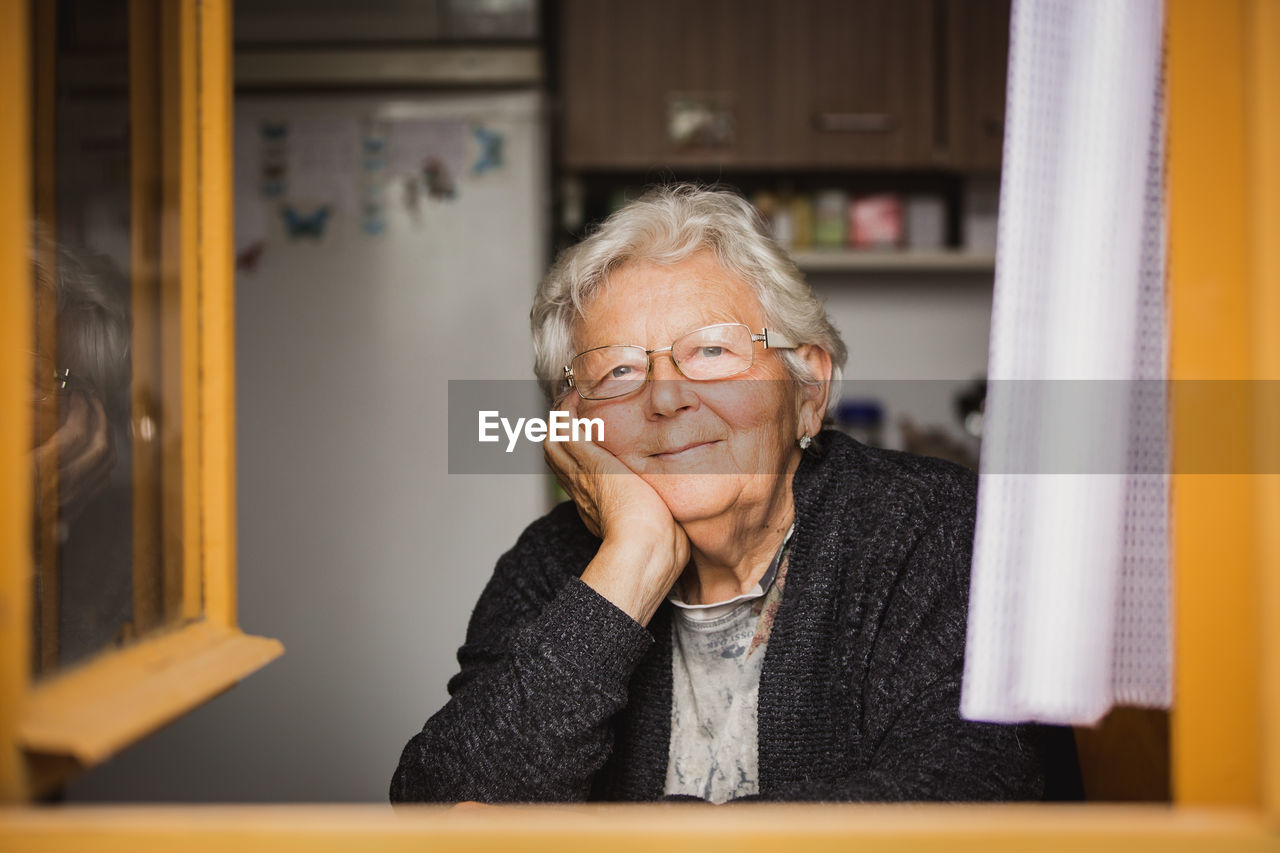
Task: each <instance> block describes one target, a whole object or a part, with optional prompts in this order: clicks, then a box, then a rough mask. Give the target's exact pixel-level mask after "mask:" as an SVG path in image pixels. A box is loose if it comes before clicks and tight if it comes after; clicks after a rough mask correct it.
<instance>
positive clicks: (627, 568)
mask: <svg viewBox="0 0 1280 853" xmlns="http://www.w3.org/2000/svg"><path fill="white" fill-rule="evenodd" d="M678 549H679V544H678V543H676V542H664V541H662V538H661V537H644V538H640V537H636V538H633V539H628V540H621V539H612V540H608V539H607V540H605V541H604V542H603V543H602V544H601V546H600V550H599V552H597V554H596V556H595V559H593V560H592V561H591V562H590V564H588V566H587V569H586V571H585V572H583V573H582V582H583V583H585V584H587V586H589V587H591V588H592V589H594V590H595V591H596V592H598V593H599V594H600V595H601V596H603V597H604V598H605V599H606V600H608V601H609V602H611V603H612V604H613V605H614V606H615V607H617V608H618V609H619V610H621V611H622V612H623V613H626V614H627V615H628V616H630V617H631V618H632V619H634V620H635V621H636V622H639V623H640V624H641V625H648V624H649V620H650V619H652V618H653V614H654V613H655V612H656V611H657V609H658V607H659V605H661V604H662V602H663V600H664V599H665V598H666V597H667V593H668V592H669V591H670V590H671V585H672V584H674V583H675V581H676V578H678V577H679V576H680V572H681V571H682V570H683V568H684V566H683V565H676V560H677V557H678Z"/></svg>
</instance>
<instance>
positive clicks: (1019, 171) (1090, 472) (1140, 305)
mask: <svg viewBox="0 0 1280 853" xmlns="http://www.w3.org/2000/svg"><path fill="white" fill-rule="evenodd" d="M1162 16H1163V6H1162V3H1161V0H1125V2H1114V0H1015V2H1014V4H1013V18H1012V25H1011V32H1010V57H1009V85H1008V102H1007V108H1006V124H1005V126H1006V136H1005V150H1004V168H1003V172H1002V176H1001V193H1000V220H999V223H1000V224H999V238H998V246H997V264H996V288H995V300H994V305H993V315H992V327H991V351H990V364H989V378H990V380H991V381H990V383H989V386H988V398H987V406H986V413H985V423H984V428H985V436H984V442H983V448H982V476H981V483H980V491H979V504H978V527H977V534H976V540H975V552H974V564H973V582H972V589H971V596H970V610H969V632H968V640H967V650H966V659H965V675H964V689H963V696H962V701H961V712H962V713H963V715H964V716H965V717H967V718H969V719H976V720H990V721H1001V722H1012V721H1024V720H1040V721H1045V722H1057V723H1091V722H1094V721H1096V720H1098V719H1099V718H1101V717H1102V716H1103V715H1104V714H1105V713H1106V712H1107V710H1108V709H1109V708H1110V707H1111V706H1112V705H1113V704H1114V703H1124V704H1134V705H1144V706H1168V704H1169V701H1170V670H1171V641H1170V630H1169V610H1170V603H1169V553H1168V534H1169V531H1168V498H1167V488H1168V478H1167V471H1168V448H1167V441H1166V430H1165V416H1166V412H1165V392H1164V383H1163V382H1162V381H1161V380H1163V379H1164V378H1165V375H1166V356H1165V353H1166V331H1165V329H1166V327H1165V302H1164V256H1165V247H1164V219H1163V175H1162V164H1163V113H1162V110H1163V106H1162V105H1163V97H1162V92H1161V85H1162V73H1161V70H1162V34H1163V17H1162ZM1138 380H1141V381H1138Z"/></svg>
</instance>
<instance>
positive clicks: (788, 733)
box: [391, 186, 1043, 803]
mask: <svg viewBox="0 0 1280 853" xmlns="http://www.w3.org/2000/svg"><path fill="white" fill-rule="evenodd" d="M532 320H533V333H534V340H535V350H536V371H537V374H538V378H539V380H540V382H541V383H542V386H543V388H544V390H545V391H546V392H547V395H548V398H549V399H550V400H552V401H553V402H554V404H555V406H556V407H558V408H561V409H568V410H569V411H571V412H573V413H575V414H576V415H577V416H580V417H591V418H599V419H601V420H602V421H603V423H604V434H603V438H602V439H601V440H599V441H596V442H594V443H590V442H577V443H574V442H569V443H562V444H551V443H548V444H547V445H546V446H547V461H548V463H549V464H550V466H551V468H552V469H553V470H554V471H555V473H556V476H557V477H558V478H559V480H560V482H561V483H562V484H563V485H564V487H565V489H566V490H567V491H568V493H569V495H570V496H571V497H572V499H573V500H572V502H571V503H564V504H561V505H560V506H558V507H557V508H555V509H554V510H552V511H551V512H550V513H549V514H548V515H546V516H545V517H544V518H542V519H540V520H538V521H536V522H534V523H533V524H532V525H530V526H529V528H528V529H527V530H526V531H525V532H524V534H523V535H522V536H521V537H520V539H519V541H518V542H517V543H516V545H515V547H514V548H512V549H511V550H510V551H508V552H507V553H506V554H505V555H504V556H503V557H502V558H501V559H500V560H499V561H498V565H497V568H496V570H495V572H494V575H493V577H492V579H491V580H490V581H489V583H488V586H487V587H486V588H485V590H484V593H483V594H482V595H481V597H480V601H479V602H478V604H477V605H476V608H475V612H474V613H473V615H472V617H471V623H470V627H469V628H468V631H467V638H466V644H465V645H464V646H462V648H461V649H460V650H459V652H458V660H459V663H460V665H461V671H460V672H459V673H458V674H457V675H456V676H454V677H453V678H452V679H451V680H450V682H449V692H450V695H451V697H452V698H451V699H450V700H449V702H448V704H446V705H445V707H444V708H443V709H441V710H440V711H439V712H438V713H436V714H435V715H434V716H433V717H432V718H431V719H430V720H428V721H427V723H426V725H425V726H424V727H423V730H422V731H421V732H420V733H419V734H417V735H416V736H414V737H413V739H412V740H410V741H409V743H408V745H407V746H406V747H405V749H404V752H403V754H402V756H401V758H400V764H399V767H398V768H397V770H396V773H395V777H394V779H393V780H392V784H391V798H392V800H393V801H397V802H399V801H434V802H457V801H464V800H475V801H483V802H510V801H575V800H576V801H581V800H588V799H590V800H657V799H662V798H664V797H676V798H684V797H696V798H699V799H703V800H708V801H710V802H713V803H723V802H726V801H729V800H738V799H747V798H751V799H766V800H846V801H852V800H1000V799H1026V798H1037V797H1039V796H1040V795H1041V793H1042V787H1043V774H1042V770H1041V765H1040V761H1039V758H1038V756H1037V754H1036V752H1035V751H1034V750H1033V749H1032V747H1031V742H1032V739H1031V738H1027V737H1021V738H1020V737H1019V734H1020V732H1021V730H1019V729H1016V728H1013V727H1003V726H993V725H982V724H976V723H970V722H966V721H965V720H962V719H960V717H959V715H958V705H959V690H960V676H961V670H962V653H963V645H964V633H965V604H966V596H967V592H968V568H969V556H970V550H971V540H972V534H973V527H974V505H975V498H974V496H975V480H974V477H973V476H972V475H971V474H970V473H968V472H967V471H965V470H963V469H961V468H958V467H956V466H953V465H951V464H949V463H945V462H941V461H938V460H934V459H928V458H924V457H917V456H910V455H906V454H902V453H893V452H887V451H882V450H873V449H871V448H868V447H865V446H863V445H860V444H858V443H857V442H855V441H853V440H852V439H850V438H847V437H845V436H844V435H842V434H840V433H836V432H832V431H823V429H822V423H823V417H824V415H825V413H826V410H827V406H828V404H829V403H830V402H831V399H830V395H831V387H832V383H833V380H836V379H838V378H839V375H840V368H841V366H842V365H843V363H844V360H845V346H844V344H843V342H842V341H841V340H840V336H839V334H838V333H837V331H836V330H835V328H834V327H833V326H832V325H831V323H830V321H829V320H828V318H827V316H826V313H825V311H824V310H823V308H822V306H821V305H820V304H819V303H818V302H817V300H815V299H814V297H813V294H812V293H811V292H810V290H809V288H808V286H807V285H806V284H805V282H804V280H803V278H802V277H801V276H800V274H799V273H798V272H797V271H796V268H795V266H794V265H793V264H792V263H791V262H790V260H788V258H787V256H786V255H785V254H784V253H783V252H782V251H781V250H780V249H779V248H778V246H777V245H776V244H775V243H774V242H773V241H772V240H771V239H770V238H769V237H768V236H767V235H766V233H765V231H764V229H763V227H762V224H761V222H760V220H759V218H758V217H757V216H756V214H755V213H754V211H753V210H752V208H751V207H750V205H748V204H747V203H746V202H745V201H743V200H742V199H741V198H739V197H737V196H735V195H732V194H729V193H724V192H715V191H708V190H703V189H698V188H694V187H689V186H679V187H674V188H665V189H659V190H655V191H652V192H650V193H648V194H647V195H645V196H644V197H642V198H640V199H639V200H637V201H635V202H633V203H631V204H629V205H627V206H626V207H624V208H623V209H622V210H620V211H618V212H617V213H615V214H614V215H613V216H612V217H610V218H609V219H608V221H606V222H605V223H604V224H603V226H602V227H601V228H600V229H599V230H598V231H596V232H595V233H594V234H593V235H591V236H590V237H588V238H587V239H586V240H584V241H583V242H581V243H579V244H578V245H576V246H574V247H573V248H571V249H568V250H566V251H565V252H564V253H563V254H562V255H561V257H560V258H559V260H558V261H557V263H556V264H555V266H554V267H553V269H552V270H551V272H550V274H549V275H548V276H547V278H546V280H545V281H544V282H543V283H542V285H541V287H540V289H539V291H538V295H537V297H536V300H535V303H534V308H533V312H532ZM1022 733H1024V734H1025V732H1022Z"/></svg>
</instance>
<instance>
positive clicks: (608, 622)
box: [390, 531, 653, 803]
mask: <svg viewBox="0 0 1280 853" xmlns="http://www.w3.org/2000/svg"><path fill="white" fill-rule="evenodd" d="M528 535H529V532H528V531H527V532H526V537H528ZM524 538H525V537H522V541H523V540H524ZM538 577H539V575H538V573H537V565H536V560H535V559H534V557H533V556H532V555H531V554H530V551H529V549H528V548H522V546H521V545H519V544H518V545H517V546H516V548H515V549H513V550H512V551H510V552H508V553H507V554H506V555H504V556H503V557H502V558H501V560H499V562H498V567H497V569H496V571H495V573H494V576H493V578H492V579H491V580H490V581H489V584H488V585H487V586H486V588H485V591H484V592H483V593H482V595H481V597H480V601H479V603H478V604H477V605H476V608H475V611H474V612H473V614H472V617H471V621H470V624H469V626H468V629H467V642H466V644H465V645H464V646H462V648H461V649H459V651H458V663H459V664H460V666H461V669H460V671H459V672H458V674H457V675H455V676H454V677H453V678H452V679H450V681H449V695H450V699H449V701H448V703H447V704H446V705H445V706H444V707H443V708H441V709H440V710H439V711H438V712H436V714H434V715H433V716H432V717H431V718H430V719H429V720H427V722H426V725H424V726H423V728H422V731H421V732H419V733H418V734H416V735H414V737H413V738H412V739H411V740H410V741H409V742H408V744H407V745H406V746H405V748H404V750H403V752H402V754H401V756H400V763H399V766H398V767H397V768H396V771H395V775H394V776H393V778H392V780H391V791H390V796H391V801H392V802H394V803H401V802H444V803H452V802H460V801H464V800H477V801H480V802H490V803H492V802H538V801H561V802H563V801H581V800H584V799H585V798H586V796H587V793H588V791H589V789H590V784H591V780H592V777H593V776H594V775H595V773H596V772H597V771H598V770H599V769H600V767H601V766H602V765H603V764H604V762H605V760H606V759H607V758H608V757H609V754H610V752H611V751H612V749H613V735H612V730H611V726H610V720H611V718H612V717H613V716H614V715H615V714H616V713H617V712H618V711H619V710H620V709H621V708H622V707H623V706H624V705H625V704H626V700H627V683H628V681H629V679H630V677H631V673H632V671H633V670H634V668H635V666H636V664H637V663H638V662H639V661H640V659H641V658H642V657H643V656H644V654H645V652H646V651H648V649H649V647H650V646H651V645H652V644H653V638H652V636H651V635H650V634H649V632H648V631H647V630H646V629H645V628H644V627H643V626H641V625H640V624H639V623H637V622H635V621H634V620H632V619H631V617H629V616H628V615H627V614H626V613H624V612H623V611H622V610H620V609H618V608H617V607H615V606H614V605H613V604H612V603H610V602H609V601H607V600H606V599H605V598H603V597H602V596H600V595H599V594H598V593H596V592H595V591H594V590H593V589H591V587H589V586H587V585H586V584H585V583H583V582H582V581H581V580H580V579H578V578H576V577H571V578H569V579H568V580H567V582H565V583H563V585H561V586H560V588H559V589H558V590H556V591H554V593H551V592H544V587H540V586H539V584H538V582H537V578H538ZM546 595H551V597H550V598H549V599H548V598H547V597H545V596H546Z"/></svg>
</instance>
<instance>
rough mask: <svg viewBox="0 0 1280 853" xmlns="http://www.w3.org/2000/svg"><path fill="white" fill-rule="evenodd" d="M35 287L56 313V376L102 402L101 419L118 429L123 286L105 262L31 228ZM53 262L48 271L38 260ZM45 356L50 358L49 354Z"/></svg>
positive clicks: (125, 312)
mask: <svg viewBox="0 0 1280 853" xmlns="http://www.w3.org/2000/svg"><path fill="white" fill-rule="evenodd" d="M34 231H35V233H34V235H33V244H34V245H33V251H32V255H33V261H34V266H35V286H36V287H37V288H38V289H40V290H42V291H43V292H44V293H45V294H46V297H52V301H53V304H54V305H56V310H57V350H58V351H57V353H56V366H57V368H58V370H70V371H71V376H72V378H73V379H74V380H75V381H76V382H77V383H78V385H79V387H82V388H84V390H86V391H90V392H92V393H94V394H96V395H97V396H98V398H99V399H101V400H102V404H103V408H104V409H105V410H106V413H107V419H108V420H109V421H111V422H112V423H113V424H114V425H116V426H119V427H123V426H125V425H127V424H128V422H129V414H130V400H129V392H130V382H131V376H130V355H131V353H130V349H131V347H130V320H129V308H128V303H127V302H126V298H125V293H126V289H127V285H126V284H125V283H124V279H123V276H122V275H121V274H120V272H119V270H118V269H117V268H116V267H115V265H114V264H112V263H111V262H110V261H109V260H108V259H107V258H105V257H103V256H101V255H97V254H94V253H91V252H88V251H81V250H77V249H73V248H72V247H70V246H68V245H66V244H65V243H55V242H54V241H53V240H52V239H51V237H50V235H49V233H48V231H47V230H46V229H45V228H44V227H42V226H40V225H36V227H35V229H34ZM45 258H49V259H51V260H53V265H54V269H52V270H51V269H48V268H46V266H45V263H44V259H45ZM50 355H51V356H52V355H53V354H50Z"/></svg>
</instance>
